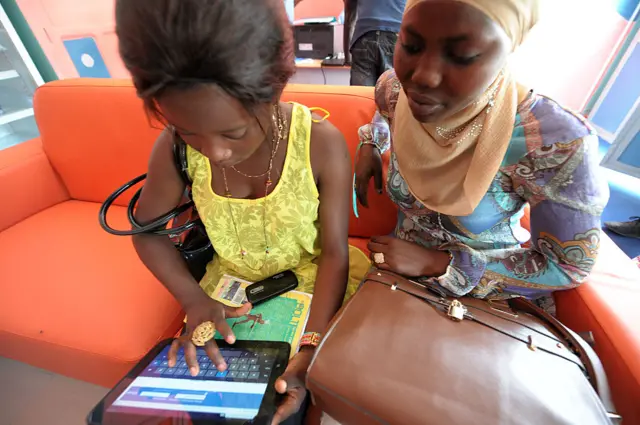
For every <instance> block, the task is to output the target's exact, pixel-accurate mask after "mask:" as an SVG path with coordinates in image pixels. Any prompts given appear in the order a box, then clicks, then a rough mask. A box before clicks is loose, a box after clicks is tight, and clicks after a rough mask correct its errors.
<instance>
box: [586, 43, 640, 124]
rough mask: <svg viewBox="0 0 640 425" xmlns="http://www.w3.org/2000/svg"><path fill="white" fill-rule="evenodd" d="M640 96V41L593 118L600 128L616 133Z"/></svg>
mask: <svg viewBox="0 0 640 425" xmlns="http://www.w3.org/2000/svg"><path fill="white" fill-rule="evenodd" d="M638 97H640V43H636V46H635V48H634V49H633V51H632V52H631V56H630V57H629V60H627V62H626V63H625V64H624V66H623V68H622V70H621V71H620V74H618V76H617V77H616V80H615V82H614V83H613V85H612V86H611V90H610V91H609V93H608V94H607V96H606V97H605V99H604V100H603V102H602V104H601V105H600V107H599V108H598V110H597V111H596V113H595V115H594V116H593V117H592V118H591V120H592V121H593V123H594V124H596V125H597V126H599V127H600V128H602V129H604V130H607V131H609V132H610V133H615V132H616V131H618V127H620V124H622V121H623V120H624V118H625V117H626V116H627V114H628V113H629V111H631V108H632V107H633V105H634V104H635V103H636V100H637V99H638Z"/></svg>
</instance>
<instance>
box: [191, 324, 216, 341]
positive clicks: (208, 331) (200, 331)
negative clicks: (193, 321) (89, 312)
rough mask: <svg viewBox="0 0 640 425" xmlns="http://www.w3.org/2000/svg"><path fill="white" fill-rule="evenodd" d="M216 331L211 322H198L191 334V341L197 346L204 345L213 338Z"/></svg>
mask: <svg viewBox="0 0 640 425" xmlns="http://www.w3.org/2000/svg"><path fill="white" fill-rule="evenodd" d="M215 333H216V327H215V325H214V324H213V322H203V323H200V324H199V325H198V326H197V327H196V328H195V329H194V330H193V335H191V342H193V344H194V345H196V346H198V347H204V345H205V344H206V343H207V342H208V341H210V340H211V339H213V336H214V335H215Z"/></svg>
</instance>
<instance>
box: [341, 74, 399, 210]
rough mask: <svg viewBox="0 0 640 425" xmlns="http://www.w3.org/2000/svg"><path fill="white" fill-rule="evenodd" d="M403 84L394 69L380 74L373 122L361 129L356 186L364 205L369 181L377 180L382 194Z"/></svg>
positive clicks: (359, 198)
mask: <svg viewBox="0 0 640 425" xmlns="http://www.w3.org/2000/svg"><path fill="white" fill-rule="evenodd" d="M399 91H400V83H399V81H398V79H397V77H396V74H395V71H394V70H393V69H390V70H389V71H386V72H385V73H384V74H382V75H381V76H380V78H379V79H378V82H377V84H376V89H375V98H376V112H375V113H374V115H373V118H372V120H371V122H370V123H367V124H365V125H363V126H362V127H360V128H359V129H358V138H359V140H360V146H359V149H358V153H357V154H356V166H355V179H354V180H355V181H354V183H355V187H354V188H353V190H355V191H356V196H357V198H358V201H359V202H360V204H362V205H363V206H365V207H368V206H369V204H368V199H367V192H368V190H369V181H370V180H371V177H373V179H374V186H375V188H376V190H377V191H378V193H382V184H383V182H382V178H383V175H382V157H381V155H382V154H384V153H385V152H386V151H388V150H389V148H390V147H391V123H392V121H393V114H394V112H395V105H396V103H397V101H398V93H399ZM354 213H355V214H356V217H357V216H358V213H357V205H354Z"/></svg>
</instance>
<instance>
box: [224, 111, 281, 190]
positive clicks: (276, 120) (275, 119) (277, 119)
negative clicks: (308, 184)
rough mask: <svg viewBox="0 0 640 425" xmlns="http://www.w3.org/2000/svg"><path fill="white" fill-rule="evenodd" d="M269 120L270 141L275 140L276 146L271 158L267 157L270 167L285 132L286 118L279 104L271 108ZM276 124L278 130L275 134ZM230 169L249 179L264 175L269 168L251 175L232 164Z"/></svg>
mask: <svg viewBox="0 0 640 425" xmlns="http://www.w3.org/2000/svg"><path fill="white" fill-rule="evenodd" d="M271 120H272V123H273V124H272V126H273V139H272V143H273V140H275V141H276V142H275V143H276V146H275V149H273V151H272V152H271V158H270V159H269V167H271V162H272V161H273V158H274V156H275V155H276V154H277V153H278V147H279V146H280V141H281V140H283V139H284V132H285V128H286V127H287V125H286V118H285V117H284V116H283V115H282V109H281V108H280V106H279V105H278V106H276V107H274V108H273V114H272V116H271ZM276 126H277V131H278V134H277V135H276ZM231 169H232V170H233V171H235V172H236V173H238V174H240V175H241V176H244V177H247V178H250V179H257V178H260V177H264V176H266V175H267V173H269V171H270V170H271V168H267V171H265V172H264V173H260V174H256V175H252V174H246V173H243V172H242V171H240V170H238V169H237V168H236V166H235V165H232V166H231Z"/></svg>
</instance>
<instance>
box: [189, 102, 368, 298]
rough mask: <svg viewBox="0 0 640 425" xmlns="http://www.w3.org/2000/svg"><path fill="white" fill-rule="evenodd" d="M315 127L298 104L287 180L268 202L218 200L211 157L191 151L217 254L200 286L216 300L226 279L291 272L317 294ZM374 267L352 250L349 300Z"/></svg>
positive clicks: (199, 202)
mask: <svg viewBox="0 0 640 425" xmlns="http://www.w3.org/2000/svg"><path fill="white" fill-rule="evenodd" d="M311 126H312V116H311V111H310V110H309V109H308V108H307V107H305V106H302V105H299V104H294V105H293V112H292V116H291V127H290V131H289V142H288V144H287V153H286V158H285V161H284V167H283V170H282V175H281V177H280V181H279V182H278V184H277V185H276V187H275V188H274V190H273V191H272V192H271V193H270V194H269V195H267V196H266V197H265V198H259V199H235V198H227V197H224V196H220V195H217V194H216V193H215V192H214V191H213V189H212V187H211V179H212V177H211V165H210V163H209V160H208V158H207V157H205V156H204V155H202V154H201V153H199V152H198V151H196V150H194V149H191V148H190V147H188V148H187V160H188V166H189V169H188V172H189V175H190V177H191V179H192V181H193V184H192V187H193V200H194V202H195V204H196V207H197V209H198V213H199V214H200V217H201V219H202V221H203V223H204V225H205V227H206V230H207V233H208V235H209V239H211V243H212V244H213V247H214V249H215V251H216V254H215V256H214V259H213V261H211V262H210V263H209V264H208V266H207V272H206V274H205V276H204V278H203V279H202V280H201V281H200V286H201V287H202V289H203V290H204V291H205V292H206V293H207V294H209V295H210V296H211V295H212V294H213V292H214V290H215V288H216V286H217V285H218V282H219V280H220V278H221V277H222V276H223V275H225V274H228V275H231V276H235V277H239V278H242V279H245V280H248V281H251V282H256V281H259V280H263V279H266V278H268V277H270V276H273V275H275V274H278V273H280V272H282V271H285V270H292V271H293V272H294V273H295V274H296V276H297V277H298V289H297V290H299V291H303V292H307V293H313V289H314V284H315V280H316V274H317V271H318V262H317V259H318V257H319V256H320V237H319V236H320V235H319V233H320V222H319V219H318V207H319V205H320V200H319V193H318V189H317V187H316V184H315V179H314V177H313V172H312V170H311V161H310V140H311ZM263 208H264V210H263ZM263 211H264V221H263ZM263 223H264V229H265V230H263ZM243 251H244V255H243ZM369 267H370V262H369V259H368V258H367V256H366V255H365V254H364V253H363V252H362V251H360V250H358V249H357V248H355V247H351V246H350V247H349V283H348V287H347V295H346V297H347V298H348V297H349V296H351V295H352V294H353V293H354V292H355V290H356V289H357V287H358V285H359V283H360V282H361V281H362V279H363V277H364V275H365V274H366V272H367V270H368V269H369ZM345 299H346V298H345Z"/></svg>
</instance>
